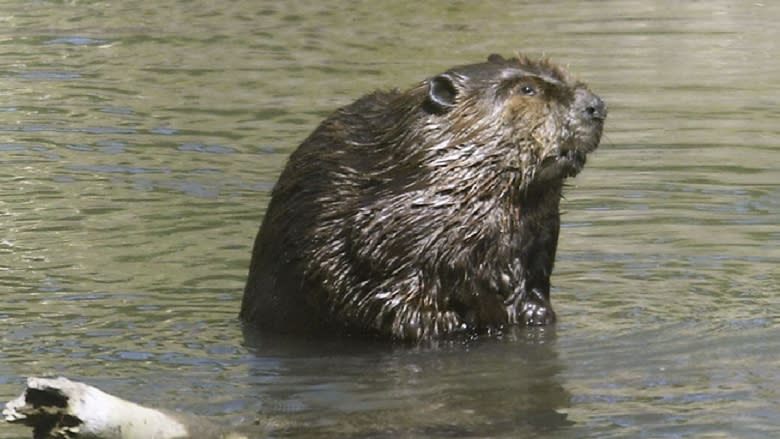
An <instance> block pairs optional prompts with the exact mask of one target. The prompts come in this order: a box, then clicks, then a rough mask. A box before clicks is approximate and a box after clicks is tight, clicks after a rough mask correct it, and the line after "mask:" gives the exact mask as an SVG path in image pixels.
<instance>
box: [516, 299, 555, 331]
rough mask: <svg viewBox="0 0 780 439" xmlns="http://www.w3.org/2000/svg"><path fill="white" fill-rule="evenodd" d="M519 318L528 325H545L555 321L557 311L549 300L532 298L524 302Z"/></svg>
mask: <svg viewBox="0 0 780 439" xmlns="http://www.w3.org/2000/svg"><path fill="white" fill-rule="evenodd" d="M519 317H520V318H519V320H520V322H521V323H522V324H524V325H526V326H544V325H550V324H552V323H555V311H553V309H552V305H550V302H549V301H545V302H544V303H540V302H539V301H536V300H530V301H528V302H525V303H523V307H522V308H521V310H520V316H519Z"/></svg>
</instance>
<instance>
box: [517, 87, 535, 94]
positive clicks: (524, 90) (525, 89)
mask: <svg viewBox="0 0 780 439" xmlns="http://www.w3.org/2000/svg"><path fill="white" fill-rule="evenodd" d="M520 92H521V93H523V94H524V95H526V96H533V95H535V94H536V89H535V88H533V87H531V86H530V85H523V86H521V87H520Z"/></svg>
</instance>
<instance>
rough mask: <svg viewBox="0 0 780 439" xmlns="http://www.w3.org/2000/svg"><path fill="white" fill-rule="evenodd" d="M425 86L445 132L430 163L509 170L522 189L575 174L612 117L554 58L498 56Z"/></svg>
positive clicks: (430, 107) (429, 106)
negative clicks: (556, 63) (459, 163)
mask: <svg viewBox="0 0 780 439" xmlns="http://www.w3.org/2000/svg"><path fill="white" fill-rule="evenodd" d="M425 85H427V93H428V94H427V98H426V104H425V105H426V110H427V111H428V112H429V113H431V118H432V119H430V121H433V122H435V124H431V125H432V126H433V125H435V126H436V127H437V128H439V134H440V135H439V137H438V140H439V141H438V142H437V146H436V147H434V148H433V150H434V154H433V156H432V157H430V158H431V159H432V160H431V161H429V163H433V164H434V165H435V164H440V163H445V164H449V165H452V164H453V163H454V162H456V161H460V162H461V164H462V165H464V166H470V167H472V169H474V168H476V167H480V166H483V167H484V166H486V167H488V168H492V169H493V170H500V171H509V174H513V175H515V177H514V178H513V181H514V183H515V184H518V185H519V186H520V187H529V186H530V185H532V184H533V183H536V182H545V181H550V180H553V179H559V180H562V179H564V178H566V177H570V176H574V175H576V174H577V173H578V172H579V171H580V170H581V169H582V167H583V165H584V164H585V157H586V154H587V153H589V152H591V151H593V150H594V149H596V147H597V146H598V144H599V140H600V138H601V132H602V129H603V126H604V120H605V118H606V116H607V107H606V104H605V103H604V101H603V100H601V98H599V97H598V96H596V95H595V94H593V93H592V92H591V91H590V90H589V89H588V87H587V86H586V85H585V84H583V83H581V82H577V81H573V80H571V79H570V78H569V76H568V75H567V74H566V73H565V72H564V71H563V70H562V69H561V68H559V67H557V66H555V65H554V64H552V63H551V62H549V61H547V60H542V61H531V60H529V59H528V58H525V57H520V58H510V59H504V58H502V57H501V56H499V55H491V56H490V57H489V58H488V61H487V62H484V63H480V64H471V65H466V66H461V67H456V68H453V69H451V70H448V71H447V72H445V73H443V74H440V75H438V76H435V77H433V78H431V79H429V80H428V81H427V82H426V84H425ZM429 123H430V122H429ZM445 151H447V152H445ZM480 163H481V164H480ZM518 180H519V181H518Z"/></svg>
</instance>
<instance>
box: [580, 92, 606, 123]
mask: <svg viewBox="0 0 780 439" xmlns="http://www.w3.org/2000/svg"><path fill="white" fill-rule="evenodd" d="M584 111H585V114H586V115H588V117H590V118H591V119H594V120H604V119H606V118H607V104H605V103H604V101H603V100H602V99H601V98H600V97H598V96H596V95H594V94H592V95H590V96H588V97H587V98H586V101H585V110H584Z"/></svg>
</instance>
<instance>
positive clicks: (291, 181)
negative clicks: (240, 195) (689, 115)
mask: <svg viewBox="0 0 780 439" xmlns="http://www.w3.org/2000/svg"><path fill="white" fill-rule="evenodd" d="M606 116H607V107H606V105H605V103H604V101H603V100H602V99H601V98H599V97H598V96H597V95H595V94H594V93H592V92H591V91H590V90H589V89H588V87H587V86H586V85H585V84H584V83H582V82H578V81H574V80H573V79H571V78H570V77H569V75H568V74H567V73H566V72H565V71H564V70H563V69H561V68H560V67H558V66H557V65H555V64H554V63H552V62H551V61H549V60H546V59H542V60H532V59H530V58H528V57H525V56H520V55H518V56H516V57H513V58H503V57H501V56H499V55H491V56H490V57H489V58H488V59H487V61H486V62H482V63H478V64H469V65H463V66H459V67H454V68H451V69H449V70H447V71H445V72H444V73H441V74H439V75H436V76H433V77H431V78H429V79H426V80H424V81H422V82H421V83H419V84H417V85H416V86H414V87H412V88H410V89H408V90H405V91H400V90H397V89H396V90H392V91H376V92H373V93H370V94H367V95H365V96H363V97H361V98H359V99H358V100H357V101H355V102H354V103H352V104H350V105H347V106H345V107H343V108H341V109H339V110H337V111H336V112H335V113H333V114H332V115H331V116H330V117H328V118H327V119H326V120H325V121H323V122H322V123H321V124H320V125H319V126H318V127H317V128H316V129H315V130H314V132H313V133H311V135H309V137H308V138H306V139H305V140H304V141H303V143H302V144H301V145H300V146H299V147H298V148H297V149H296V150H295V151H294V152H293V153H292V154H291V155H290V157H289V159H288V162H287V164H286V166H285V168H284V170H283V171H282V173H281V176H280V177H279V180H278V182H277V184H276V186H275V187H274V189H273V192H272V196H271V201H270V203H269V205H268V208H267V211H266V213H265V217H264V219H263V222H262V225H261V227H260V230H259V232H258V234H257V237H256V239H255V242H254V248H253V250H252V259H251V263H250V267H249V276H248V280H247V283H246V288H245V290H244V296H243V300H242V305H241V313H240V316H241V318H242V319H243V320H244V321H245V322H248V323H250V324H252V325H253V326H256V327H259V328H263V329H270V330H273V331H277V332H287V333H290V332H303V333H309V334H317V333H333V332H338V333H346V334H358V335H370V336H378V337H382V338H390V339H398V340H418V341H419V340H425V339H434V338H441V337H447V336H451V335H456V334H471V335H474V334H485V333H497V332H501V331H502V330H503V329H504V328H506V327H507V326H508V325H547V324H551V323H553V322H554V321H555V312H554V311H553V308H552V306H551V303H550V275H551V273H552V270H553V263H554V260H555V252H556V248H557V244H558V233H559V229H560V213H559V203H560V199H561V196H562V189H563V185H564V180H565V179H566V178H567V177H572V176H575V175H576V174H577V173H579V172H580V170H581V169H582V168H583V166H584V165H585V160H586V155H587V154H588V153H589V152H591V151H593V150H594V149H596V148H597V146H598V144H599V141H600V139H601V133H602V129H603V126H604V121H605V118H606Z"/></svg>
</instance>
